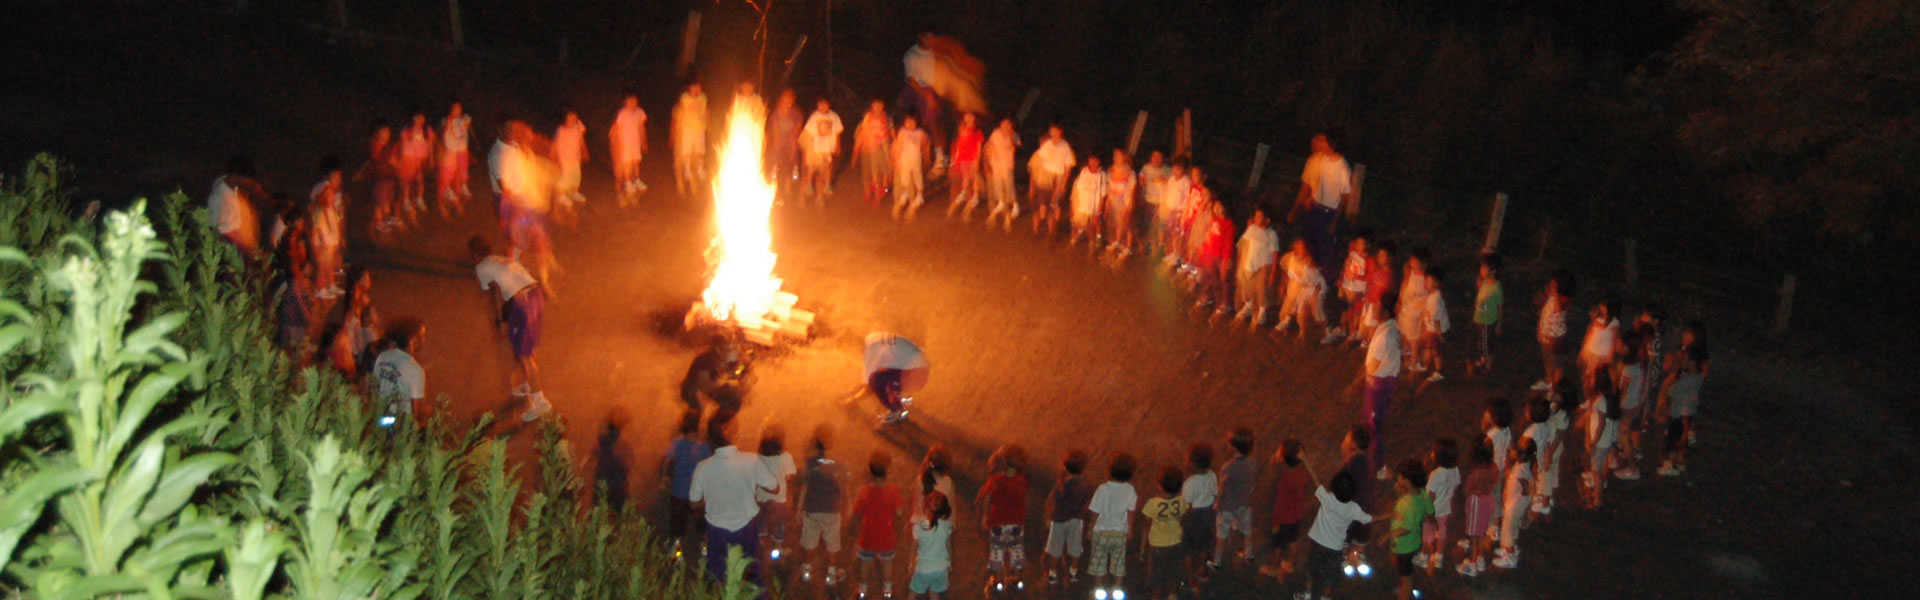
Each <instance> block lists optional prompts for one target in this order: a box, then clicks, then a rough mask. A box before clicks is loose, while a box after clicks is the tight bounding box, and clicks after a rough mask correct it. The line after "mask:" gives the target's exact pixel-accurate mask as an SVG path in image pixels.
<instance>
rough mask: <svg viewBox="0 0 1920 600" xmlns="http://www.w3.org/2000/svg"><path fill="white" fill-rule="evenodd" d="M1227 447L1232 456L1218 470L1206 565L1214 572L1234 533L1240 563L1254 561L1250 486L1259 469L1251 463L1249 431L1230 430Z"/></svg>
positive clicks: (1251, 439) (1251, 492) (1252, 461)
mask: <svg viewBox="0 0 1920 600" xmlns="http://www.w3.org/2000/svg"><path fill="white" fill-rule="evenodd" d="M1227 446H1228V447H1231V448H1233V456H1232V457H1231V458H1228V459H1227V465H1226V468H1224V469H1221V475H1222V476H1221V479H1220V502H1219V506H1220V516H1219V517H1218V518H1217V519H1216V522H1217V524H1218V526H1217V527H1215V529H1214V536H1213V537H1214V540H1213V541H1214V544H1215V545H1214V547H1213V562H1212V564H1210V565H1209V566H1211V567H1213V568H1215V569H1218V568H1220V567H1222V566H1224V565H1225V564H1226V552H1227V539H1228V538H1229V537H1232V536H1233V534H1234V533H1235V532H1238V533H1239V534H1240V535H1241V542H1242V543H1243V544H1244V545H1243V546H1241V548H1242V550H1241V552H1240V553H1239V557H1240V560H1241V561H1242V562H1245V561H1249V560H1253V558H1254V549H1253V544H1254V541H1253V484H1254V483H1255V480H1257V479H1259V477H1260V466H1259V465H1257V464H1255V463H1254V460H1253V430H1252V429H1248V428H1245V427H1241V428H1239V429H1235V430H1233V433H1231V434H1229V435H1228V436H1227Z"/></svg>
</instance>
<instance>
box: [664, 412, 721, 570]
mask: <svg viewBox="0 0 1920 600" xmlns="http://www.w3.org/2000/svg"><path fill="white" fill-rule="evenodd" d="M710 456H713V447H712V446H709V445H707V443H706V442H705V441H702V440H701V439H700V413H697V412H688V413H687V414H686V415H684V416H682V417H681V418H680V435H679V436H678V437H675V438H673V444H672V445H670V446H668V447H667V458H666V460H665V461H663V462H661V464H660V470H661V471H662V472H663V473H662V474H663V475H664V477H662V479H664V480H665V481H666V482H667V537H668V538H671V539H672V540H673V556H674V558H676V559H677V558H679V557H680V556H681V555H682V554H683V553H684V552H685V550H684V548H682V547H681V544H682V543H683V542H684V541H685V540H686V538H687V525H688V524H689V523H691V524H692V525H693V533H694V535H696V536H700V535H704V534H705V533H706V529H707V520H706V518H705V517H704V516H702V515H701V511H700V509H698V508H695V507H694V506H693V501H691V500H689V499H688V498H689V494H690V492H691V491H692V487H693V469H694V467H696V466H699V464H700V461H703V460H706V459H707V457H710ZM699 554H701V555H704V554H706V553H705V552H700V553H699Z"/></svg>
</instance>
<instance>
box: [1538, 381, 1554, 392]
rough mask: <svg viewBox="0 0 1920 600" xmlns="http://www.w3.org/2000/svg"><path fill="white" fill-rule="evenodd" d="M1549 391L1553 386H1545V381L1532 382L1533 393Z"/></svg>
mask: <svg viewBox="0 0 1920 600" xmlns="http://www.w3.org/2000/svg"><path fill="white" fill-rule="evenodd" d="M1550 389H1553V386H1550V385H1547V380H1545V379H1542V380H1539V381H1535V382H1533V391H1536V392H1544V391H1547V390H1550Z"/></svg>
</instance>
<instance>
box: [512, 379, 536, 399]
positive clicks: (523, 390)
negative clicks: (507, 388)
mask: <svg viewBox="0 0 1920 600" xmlns="http://www.w3.org/2000/svg"><path fill="white" fill-rule="evenodd" d="M531 393H533V388H531V387H528V386H527V384H524V383H522V384H520V386H519V387H516V388H513V397H515V398H519V397H522V396H526V395H527V394H531Z"/></svg>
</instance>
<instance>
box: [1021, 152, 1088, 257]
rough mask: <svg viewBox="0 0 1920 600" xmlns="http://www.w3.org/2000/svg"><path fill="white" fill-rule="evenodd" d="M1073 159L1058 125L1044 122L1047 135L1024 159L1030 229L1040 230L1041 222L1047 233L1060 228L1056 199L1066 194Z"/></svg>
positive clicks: (1058, 201) (1036, 231)
mask: <svg viewBox="0 0 1920 600" xmlns="http://www.w3.org/2000/svg"><path fill="white" fill-rule="evenodd" d="M1077 162H1078V159H1075V158H1074V157H1073V146H1070V145H1067V136H1066V134H1065V133H1064V132H1062V131H1061V130H1060V126H1059V125H1050V126H1048V127H1047V137H1046V138H1045V139H1042V140H1040V146H1039V147H1038V148H1035V149H1034V151H1033V157H1032V158H1028V159H1027V203H1028V204H1029V205H1031V206H1033V232H1034V233H1039V232H1040V224H1041V223H1042V222H1045V223H1046V224H1047V235H1053V232H1054V231H1055V230H1057V229H1059V228H1060V200H1061V199H1062V198H1065V197H1066V195H1067V173H1069V172H1071V171H1072V170H1073V165H1074V164H1076V163H1077Z"/></svg>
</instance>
